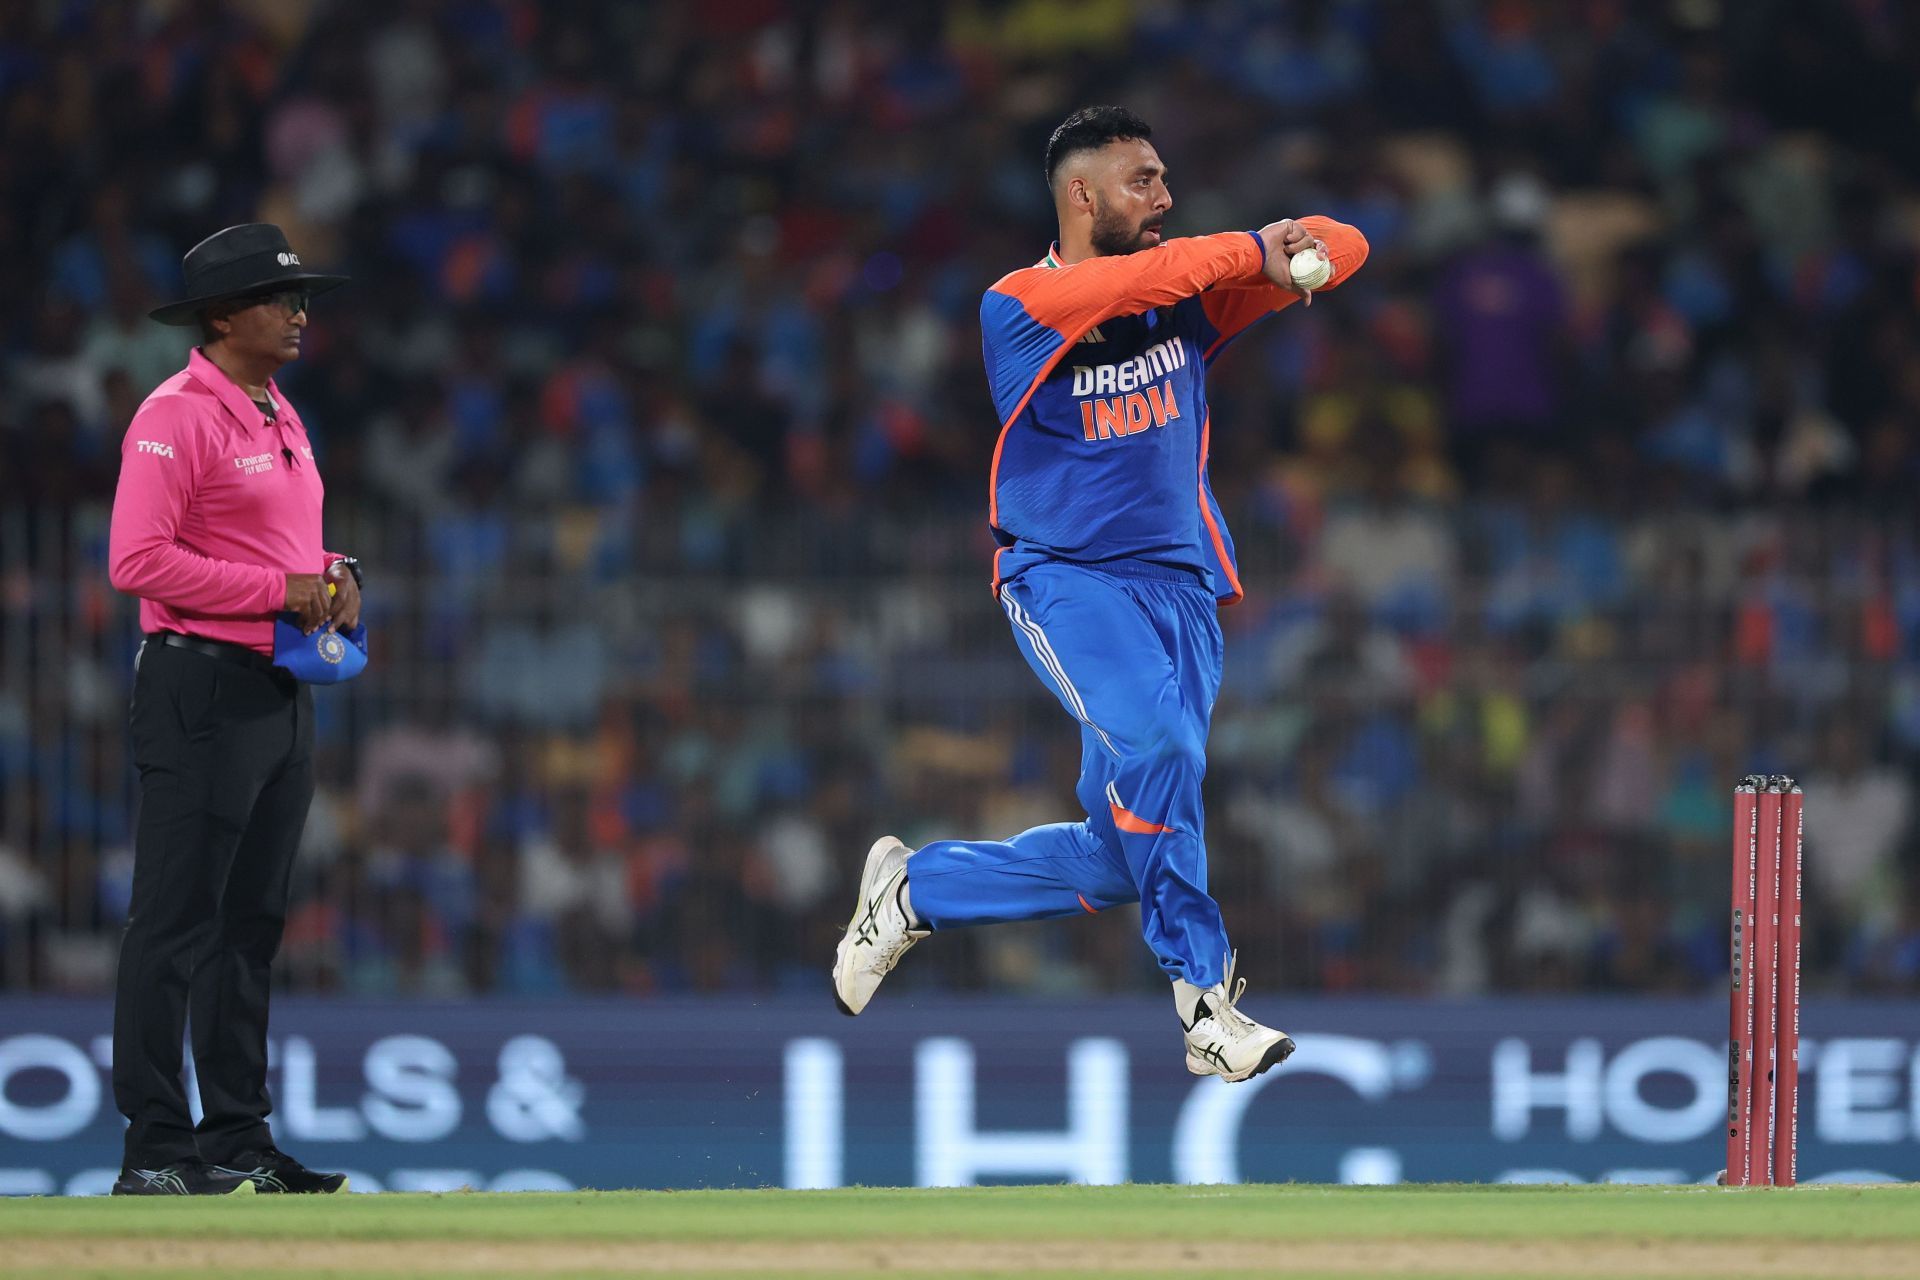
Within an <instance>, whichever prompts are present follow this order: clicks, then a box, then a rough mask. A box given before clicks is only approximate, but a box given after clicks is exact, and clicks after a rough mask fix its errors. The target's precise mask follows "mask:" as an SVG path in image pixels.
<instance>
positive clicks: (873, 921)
mask: <svg viewBox="0 0 1920 1280" xmlns="http://www.w3.org/2000/svg"><path fill="white" fill-rule="evenodd" d="M895 874H896V878H897V877H898V873H895ZM892 887H893V881H891V880H889V881H888V882H887V883H886V884H884V885H882V886H881V888H880V892H878V893H876V894H874V895H873V896H872V897H871V898H868V899H867V912H866V914H865V915H864V916H862V917H861V918H860V923H859V924H858V925H856V926H855V927H854V934H855V937H854V940H853V945H854V946H856V947H870V946H872V945H873V943H874V939H876V938H878V937H879V936H880V920H879V916H880V904H881V903H883V902H885V901H886V900H887V890H888V889H891V888H892Z"/></svg>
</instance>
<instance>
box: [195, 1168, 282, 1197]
mask: <svg viewBox="0 0 1920 1280" xmlns="http://www.w3.org/2000/svg"><path fill="white" fill-rule="evenodd" d="M213 1171H214V1172H215V1173H224V1174H229V1175H231V1176H233V1177H235V1178H245V1179H247V1180H248V1181H249V1182H251V1183H253V1185H254V1186H256V1187H258V1188H260V1190H262V1191H285V1190H287V1184H286V1183H284V1182H282V1181H281V1180H280V1179H279V1178H278V1177H276V1176H275V1175H274V1174H273V1172H272V1171H271V1170H268V1169H264V1168H261V1169H229V1168H227V1167H226V1166H225V1165H219V1164H217V1165H215V1166H213Z"/></svg>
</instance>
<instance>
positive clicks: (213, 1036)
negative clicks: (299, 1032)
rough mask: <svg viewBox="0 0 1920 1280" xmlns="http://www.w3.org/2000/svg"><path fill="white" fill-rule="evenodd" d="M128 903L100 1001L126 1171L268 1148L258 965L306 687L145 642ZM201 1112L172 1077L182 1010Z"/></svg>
mask: <svg viewBox="0 0 1920 1280" xmlns="http://www.w3.org/2000/svg"><path fill="white" fill-rule="evenodd" d="M132 725H133V762H134V766H135V767H136V768H137V769H138V770H139V773H140V816H139V820H138V822H137V824H136V826H135V830H134V843H133V900H132V906H131V909H130V910H129V912H128V915H127V930H126V935H125V938H124V939H123V941H122V942H121V947H120V973H119V981H118V984H117V985H116V987H115V991H114V1005H113V1097H114V1101H115V1102H116V1103H117V1104H118V1105H119V1108H120V1111H121V1113H122V1114H124V1115H125V1116H126V1117H127V1120H128V1121H129V1127H128V1129H127V1136H126V1154H125V1164H126V1166H127V1167H129V1168H158V1167H160V1166H162V1165H166V1164H171V1163H173V1162H175V1161H178V1160H190V1159H193V1158H195V1157H196V1156H197V1157H199V1158H201V1159H204V1160H208V1161H210V1162H212V1163H215V1164H219V1163H224V1162H226V1161H229V1160H231V1159H233V1158H234V1157H235V1156H237V1155H238V1154H239V1153H240V1152H242V1151H245V1150H248V1149H250V1148H255V1147H261V1146H265V1145H267V1144H268V1143H270V1142H271V1141H272V1139H271V1137H270V1135H269V1133H268V1129H267V1115H268V1113H269V1112H270V1111H271V1110H272V1109H273V1104H272V1101H271V1100H270V1099H269V1098H268V1096H267V999H268V994H269V976H268V975H269V969H270V967H271V965H272V963H273V956H274V953H275V952H276V951H278V950H279V949H280V934H281V930H282V928H283V927H284V925H285V924H286V917H287V886H288V880H289V877H290V876H291V874H292V871H293V855H294V851H295V850H296V849H297V848H298V847H299V843H300V832H301V829H302V828H303V827H304V826H305V825H306V821H307V808H308V806H309V805H310V804H311V803H312V801H313V694H312V692H311V691H310V690H309V689H307V688H305V687H304V686H302V685H300V684H298V683H297V682H295V681H294V680H293V679H291V678H290V677H288V676H287V675H286V674H285V673H284V672H279V671H270V670H261V669H258V668H253V667H245V666H240V665H238V664H236V663H231V662H225V661H222V660H221V659H219V658H214V657H209V656H207V655H205V654H200V653H195V652H192V651H190V650H186V649H177V648H171V647H162V646H160V645H157V644H155V643H153V642H152V641H148V642H147V644H146V645H145V646H144V648H143V649H142V650H141V655H140V660H139V666H138V669H137V671H136V673H135V676H134V682H133V714H132ZM189 1011H191V1013H192V1023H193V1064H194V1070H195V1072H196V1074H197V1075H198V1076H199V1084H200V1103H201V1108H202V1111H203V1118H202V1120H201V1121H200V1124H199V1127H198V1129H197V1130H196V1128H195V1127H194V1124H193V1121H192V1118H191V1116H190V1115H189V1113H188V1111H187V1095H186V1090H185V1088H184V1087H183V1085H182V1083H181V1078H180V1067H181V1061H180V1059H181V1041H182V1038H183V1036H184V1034H185V1029H186V1024H187V1021H188V1013H189Z"/></svg>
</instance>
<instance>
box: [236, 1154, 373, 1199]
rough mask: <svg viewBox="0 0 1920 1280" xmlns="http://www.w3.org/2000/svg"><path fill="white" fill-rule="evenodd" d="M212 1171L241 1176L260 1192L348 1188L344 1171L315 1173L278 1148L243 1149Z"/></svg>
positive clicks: (322, 1193)
mask: <svg viewBox="0 0 1920 1280" xmlns="http://www.w3.org/2000/svg"><path fill="white" fill-rule="evenodd" d="M212 1168H213V1169H214V1171H215V1172H217V1173H221V1174H226V1175H228V1176H231V1177H235V1178H241V1179H244V1180H246V1181H247V1183H248V1184H249V1185H250V1186H252V1187H253V1189H254V1190H255V1191H258V1192H260V1193H261V1194H262V1195H295V1196H330V1195H332V1194H334V1193H335V1192H337V1191H345V1190H346V1189H347V1175H346V1174H344V1173H315V1172H314V1171H313V1170H311V1169H309V1168H307V1166H305V1165H303V1164H301V1163H300V1162H299V1161H298V1160H295V1159H294V1158H293V1157H292V1156H290V1155H288V1154H287V1153H286V1152H284V1151H282V1150H280V1148H278V1147H263V1148H262V1149H260V1150H258V1151H243V1152H241V1153H240V1154H239V1155H237V1156H235V1157H234V1158H233V1162H232V1163H231V1164H225V1165H213V1166H212Z"/></svg>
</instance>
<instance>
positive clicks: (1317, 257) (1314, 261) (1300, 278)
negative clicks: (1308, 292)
mask: <svg viewBox="0 0 1920 1280" xmlns="http://www.w3.org/2000/svg"><path fill="white" fill-rule="evenodd" d="M1287 274H1289V275H1291V276H1292V277H1293V282H1294V283H1295V284H1297V285H1299V286H1300V287H1301V288H1302V289H1318V288H1319V287H1320V286H1321V285H1323V284H1325V283H1326V282H1327V281H1329V280H1331V279H1333V263H1331V262H1329V261H1328V260H1327V258H1326V256H1325V255H1324V254H1322V253H1321V252H1320V251H1319V250H1318V249H1303V250H1301V251H1300V252H1299V253H1296V254H1294V255H1293V256H1292V257H1291V258H1289V259H1287Z"/></svg>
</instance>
